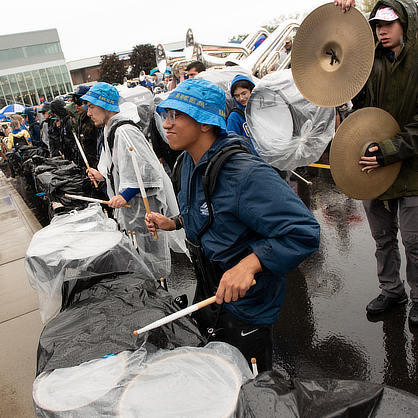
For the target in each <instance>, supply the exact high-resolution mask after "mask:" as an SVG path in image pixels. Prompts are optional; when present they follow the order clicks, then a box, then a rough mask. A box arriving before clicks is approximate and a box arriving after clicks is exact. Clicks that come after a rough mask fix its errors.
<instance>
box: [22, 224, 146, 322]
mask: <svg viewBox="0 0 418 418" xmlns="http://www.w3.org/2000/svg"><path fill="white" fill-rule="evenodd" d="M99 225H100V224H99ZM50 227H52V225H50ZM98 227H100V226H98V225H96V224H95V221H91V222H84V223H78V224H64V225H57V227H56V228H50V229H48V227H46V228H44V229H43V230H41V231H39V232H37V233H36V234H35V235H34V236H33V238H32V241H31V243H30V245H29V247H28V249H27V251H26V256H25V269H26V272H27V274H28V277H29V282H30V284H31V285H32V287H33V288H34V289H36V291H37V295H38V301H39V310H40V314H41V317H42V320H43V321H44V322H46V320H48V319H50V318H51V317H52V316H53V315H54V314H55V313H56V311H57V310H58V309H59V308H60V306H61V286H62V284H63V282H64V281H66V280H72V279H77V278H78V277H79V276H80V275H81V273H82V272H87V271H88V272H94V273H112V272H117V271H127V270H131V271H139V272H144V274H145V275H146V276H149V275H150V273H149V271H148V269H147V267H146V266H145V264H144V262H143V261H142V260H141V259H140V258H139V255H138V253H137V252H136V251H135V249H134V247H133V245H132V243H131V241H130V240H129V238H128V237H127V236H126V235H124V234H122V233H121V232H119V231H111V230H104V231H98V230H97V228H98ZM102 229H103V228H102Z"/></svg>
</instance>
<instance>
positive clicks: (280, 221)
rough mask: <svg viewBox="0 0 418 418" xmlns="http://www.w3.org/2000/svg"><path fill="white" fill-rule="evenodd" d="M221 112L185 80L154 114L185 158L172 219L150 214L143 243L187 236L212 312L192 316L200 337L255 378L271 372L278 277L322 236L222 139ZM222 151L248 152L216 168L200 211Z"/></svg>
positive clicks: (199, 295)
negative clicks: (235, 355)
mask: <svg viewBox="0 0 418 418" xmlns="http://www.w3.org/2000/svg"><path fill="white" fill-rule="evenodd" d="M224 109H225V93H224V91H223V90H222V89H221V88H220V87H219V86H217V85H216V84H214V83H212V82H210V81H208V80H202V79H197V78H195V79H192V80H186V81H183V82H182V83H181V84H179V85H178V86H177V88H176V89H175V90H173V91H172V92H171V93H170V95H169V96H168V98H167V99H166V100H164V101H163V102H162V103H160V104H159V105H158V106H157V112H158V113H160V114H161V115H162V116H163V118H164V119H165V121H164V124H163V127H164V129H165V130H166V137H167V140H168V142H169V145H170V147H171V148H172V149H174V150H185V151H186V152H185V153H184V154H183V163H182V168H181V181H180V184H181V188H180V191H179V192H178V193H177V199H178V203H179V208H180V215H178V216H174V217H173V218H168V217H166V216H163V215H162V214H161V213H156V212H152V213H151V214H148V215H146V216H145V222H146V225H147V227H148V230H149V232H150V233H151V234H153V233H154V232H155V230H156V229H161V230H164V231H172V230H175V229H182V228H184V229H185V232H186V238H187V244H188V248H189V251H190V253H191V255H192V260H193V261H194V267H195V271H196V276H197V289H196V293H195V302H200V301H201V300H202V299H205V298H207V297H210V296H213V295H214V294H215V292H216V302H217V304H213V305H210V306H208V307H206V308H204V309H200V310H199V311H197V312H196V314H195V319H196V320H197V323H198V325H199V328H200V329H201V331H202V332H203V333H205V335H206V336H208V337H210V338H211V339H214V340H221V341H225V342H227V343H229V344H231V345H234V346H235V347H237V348H238V349H239V350H240V351H241V352H242V353H243V355H244V357H245V358H246V359H247V361H248V362H249V363H250V362H251V357H255V358H256V359H257V365H258V370H259V371H265V370H270V369H271V368H272V324H273V323H274V322H275V321H276V319H277V318H278V315H279V311H280V307H281V305H282V303H283V298H284V293H285V283H286V273H287V272H289V271H290V270H292V269H294V268H295V267H296V266H298V265H299V264H300V263H301V262H302V261H303V260H305V259H306V258H307V257H308V256H309V255H311V254H312V253H313V252H315V251H316V250H317V248H318V245H319V230H320V228H319V224H318V222H317V221H316V220H315V218H314V217H313V215H312V214H311V213H310V212H309V210H308V208H307V207H306V206H305V205H304V204H303V202H302V201H301V200H300V199H299V197H298V196H297V195H296V194H295V193H294V192H293V191H292V190H291V189H290V187H289V186H288V185H287V184H286V183H285V182H284V181H283V180H282V179H281V178H280V176H279V174H278V173H277V172H276V171H275V170H274V169H273V168H272V167H271V166H270V165H268V164H267V163H265V162H264V161H263V160H262V159H261V158H259V157H257V156H256V155H255V153H254V152H253V150H252V147H251V144H250V141H249V140H248V138H245V137H242V136H238V135H236V134H233V133H227V132H226V123H225V113H224ZM230 145H242V146H243V148H244V149H245V151H246V152H239V153H237V154H234V155H232V156H231V157H230V158H229V159H228V160H227V161H226V162H225V163H224V165H223V166H222V168H221V170H220V171H219V173H218V177H217V181H216V184H215V187H214V189H213V193H212V194H211V199H210V202H209V203H208V201H207V198H206V196H205V193H204V190H203V176H204V174H205V170H206V168H207V166H208V164H209V161H210V160H211V158H213V157H214V155H219V154H218V152H220V151H223V152H224V151H226V149H227V147H229V146H230ZM205 179H206V178H205ZM211 215H213V216H211ZM211 219H212V222H211V223H210V222H209V223H208V221H210V220H211ZM207 225H209V226H207ZM254 280H255V283H254ZM216 289H217V290H216ZM206 331H207V333H206ZM213 331H214V332H213Z"/></svg>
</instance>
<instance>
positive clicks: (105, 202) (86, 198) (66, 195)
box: [64, 194, 131, 208]
mask: <svg viewBox="0 0 418 418" xmlns="http://www.w3.org/2000/svg"><path fill="white" fill-rule="evenodd" d="M64 196H65V197H69V198H70V199H77V200H85V201H86V202H94V203H104V204H105V205H107V204H109V201H108V200H101V199H94V198H93V197H85V196H77V195H75V194H65V195H64ZM123 207H124V208H130V207H131V205H123Z"/></svg>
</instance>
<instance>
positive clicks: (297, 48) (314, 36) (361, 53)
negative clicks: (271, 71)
mask: <svg viewBox="0 0 418 418" xmlns="http://www.w3.org/2000/svg"><path fill="white" fill-rule="evenodd" d="M373 60H374V39H373V33H372V30H371V28H370V25H369V23H368V22H367V20H366V19H365V17H364V16H363V15H362V14H361V13H360V12H359V11H358V10H357V9H355V8H354V7H351V8H350V10H349V11H347V12H346V13H342V12H341V10H340V9H339V8H338V7H337V6H335V5H334V3H327V4H324V5H322V6H319V7H318V8H316V9H315V10H314V11H313V12H311V13H310V14H309V15H308V16H307V17H306V18H305V19H304V20H303V22H302V24H301V25H300V27H299V29H298V31H297V33H296V36H295V39H294V41H293V46H292V61H291V62H292V73H293V78H294V80H295V83H296V86H297V88H298V89H299V91H300V92H301V93H302V95H303V96H304V97H305V98H306V99H307V100H309V101H310V102H311V103H313V104H315V105H317V106H321V107H335V106H340V105H342V104H344V103H347V102H348V101H350V100H351V99H352V98H353V97H355V96H356V94H357V93H358V92H359V91H360V90H361V88H362V87H363V86H364V85H365V83H366V81H367V79H368V77H369V75H370V72H371V70H372V66H373Z"/></svg>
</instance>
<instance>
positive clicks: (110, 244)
mask: <svg viewBox="0 0 418 418" xmlns="http://www.w3.org/2000/svg"><path fill="white" fill-rule="evenodd" d="M88 235H89V236H87V237H84V236H83V235H80V239H77V240H74V242H73V245H70V246H68V247H65V248H64V251H63V253H62V257H63V258H64V259H67V260H78V259H86V258H88V257H95V256H99V255H102V254H105V253H106V252H107V251H109V250H111V249H112V248H114V247H116V246H117V244H118V243H119V242H120V240H121V239H122V237H123V235H122V234H121V233H120V232H110V231H109V232H92V233H91V234H88Z"/></svg>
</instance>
